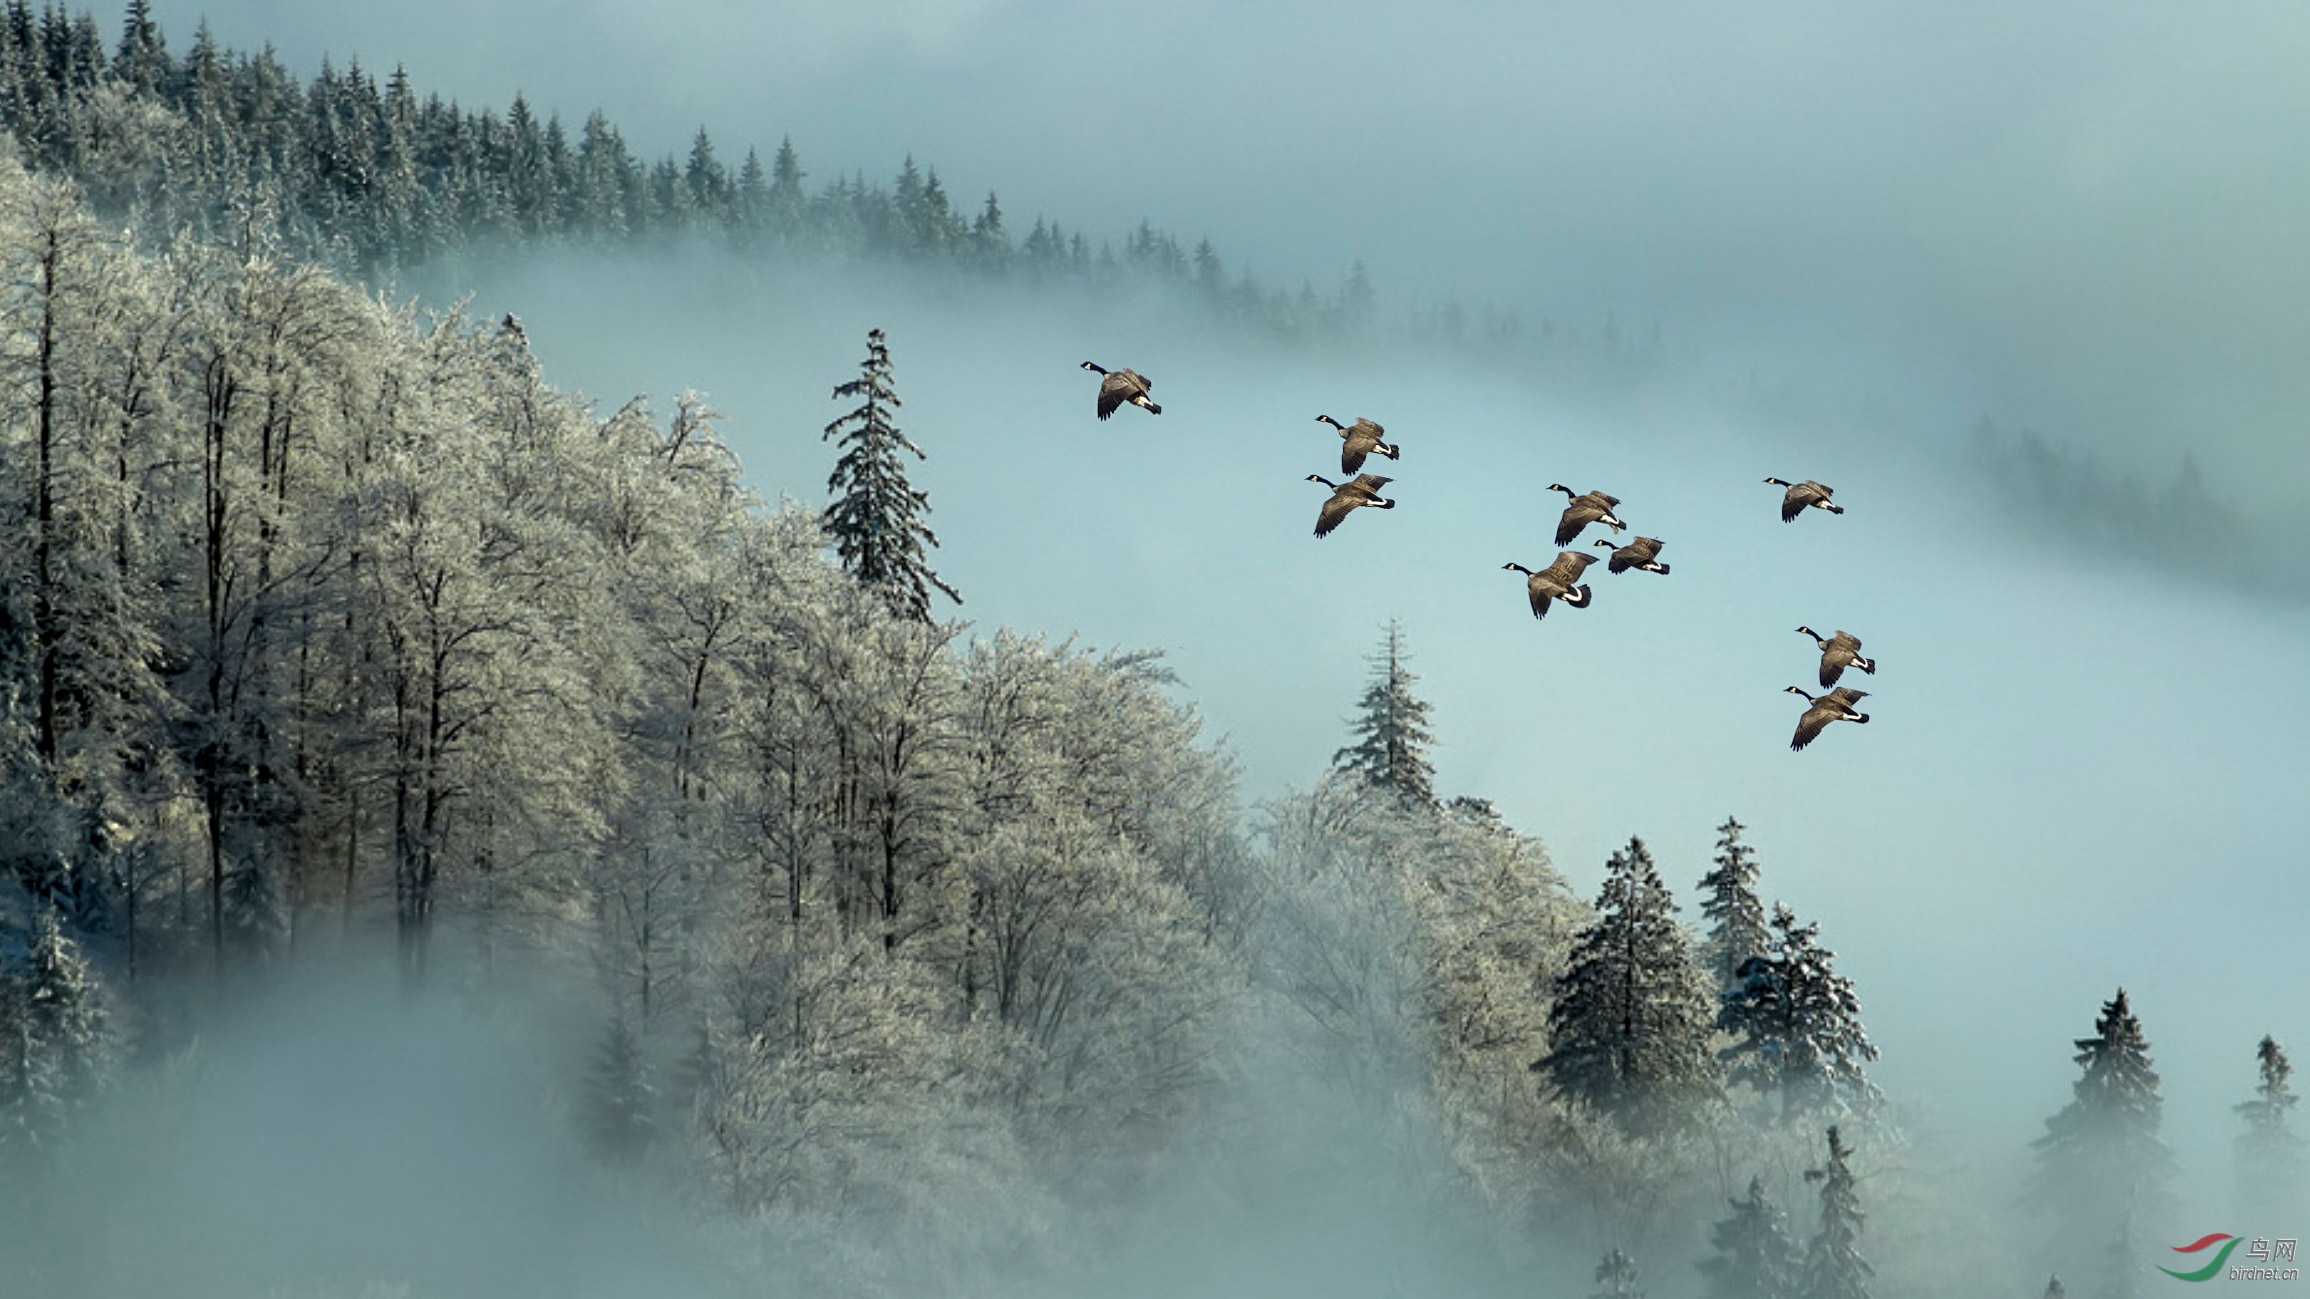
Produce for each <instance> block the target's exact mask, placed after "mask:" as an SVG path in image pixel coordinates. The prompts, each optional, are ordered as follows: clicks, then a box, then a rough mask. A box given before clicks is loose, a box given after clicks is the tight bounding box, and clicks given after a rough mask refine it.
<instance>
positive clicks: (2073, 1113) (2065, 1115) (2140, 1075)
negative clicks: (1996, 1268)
mask: <svg viewBox="0 0 2310 1299" xmlns="http://www.w3.org/2000/svg"><path fill="white" fill-rule="evenodd" d="M2076 1045H2077V1055H2076V1057H2075V1058H2076V1061H2077V1063H2078V1064H2079V1065H2080V1066H2081V1067H2082V1069H2083V1073H2082V1074H2081V1075H2080V1076H2079V1078H2078V1080H2077V1082H2076V1083H2074V1084H2072V1088H2071V1090H2072V1092H2073V1099H2072V1100H2071V1101H2070V1103H2069V1104H2068V1105H2067V1106H2065V1107H2063V1109H2062V1110H2061V1112H2060V1113H2058V1114H2056V1115H2054V1116H2053V1117H2052V1118H2050V1119H2047V1120H2046V1121H2045V1128H2046V1131H2045V1135H2044V1136H2042V1137H2039V1138H2038V1139H2037V1140H2036V1141H2035V1142H2033V1143H2032V1144H2033V1145H2034V1147H2035V1148H2036V1150H2037V1154H2038V1168H2037V1174H2036V1178H2035V1181H2034V1183H2033V1186H2032V1192H2033V1194H2034V1196H2035V1197H2036V1199H2037V1201H2038V1203H2039V1204H2040V1206H2041V1207H2043V1208H2044V1209H2046V1210H2048V1211H2049V1214H2050V1216H2051V1217H2052V1218H2053V1220H2054V1225H2055V1228H2056V1235H2055V1237H2054V1240H2053V1244H2054V1247H2055V1248H2056V1249H2058V1250H2060V1251H2062V1252H2063V1253H2064V1254H2065V1255H2066V1256H2068V1257H2071V1258H2079V1257H2082V1256H2084V1255H2085V1254H2087V1253H2088V1252H2091V1253H2097V1254H2105V1255H2106V1254H2108V1253H2109V1252H2110V1251H2111V1250H2112V1249H2114V1250H2115V1251H2117V1253H2118V1254H2120V1255H2126V1256H2125V1257H2113V1258H2111V1259H2110V1260H2109V1267H2110V1270H2111V1273H2112V1276H2113V1278H2114V1279H2113V1282H2112V1284H2113V1285H2119V1284H2121V1283H2127V1282H2128V1279H2129V1278H2130V1277H2131V1275H2132V1273H2133V1271H2134V1268H2133V1266H2132V1264H2131V1261H2130V1254H2129V1251H2128V1246H2127V1245H2126V1243H2125V1242H2126V1241H2127V1240H2128V1239H2129V1237H2130V1233H2131V1228H2132V1225H2133V1223H2134V1222H2135V1221H2136V1219H2137V1218H2139V1217H2140V1216H2142V1214H2143V1212H2144V1211H2145V1210H2152V1209H2156V1208H2158V1207H2161V1206H2162V1205H2163V1204H2164V1202H2165V1198H2166V1193H2165V1188H2166V1184H2167V1183H2168V1182H2169V1181H2170V1179H2171V1178H2172V1176H2173V1173H2174V1161H2173V1156H2172V1155H2171V1154H2170V1153H2169V1152H2168V1151H2167V1150H2166V1146H2165V1143H2164V1142H2163V1141H2160V1140H2159V1139H2158V1123H2159V1119H2160V1117H2161V1111H2162V1108H2163V1104H2162V1102H2161V1101H2160V1099H2159V1096H2158V1075H2157V1071H2156V1070H2154V1069H2152V1068H2151V1067H2150V1064H2151V1062H2150V1052H2149V1041H2148V1039H2147V1038H2146V1037H2144V1036H2143V1034H2142V1022H2141V1020H2140V1019H2139V1018H2137V1017H2136V1016H2135V1015H2134V1013H2133V1008H2132V1007H2131V1006H2130V1005H2129V1004H2128V1003H2127V1000H2126V993H2125V989H2123V988H2120V989H2118V993H2117V996H2116V997H2114V998H2112V999H2111V1000H2110V1001H2108V1002H2105V1003H2103V1005H2102V1013H2101V1015H2100V1017H2099V1018H2097V1019H2096V1020H2095V1021H2094V1035H2093V1036H2092V1037H2087V1038H2079V1039H2077V1043H2076ZM2113 1240H2114V1241H2116V1242H2118V1243H2117V1244H2116V1245H2115V1246H2111V1245H2110V1242H2111V1241H2113Z"/></svg>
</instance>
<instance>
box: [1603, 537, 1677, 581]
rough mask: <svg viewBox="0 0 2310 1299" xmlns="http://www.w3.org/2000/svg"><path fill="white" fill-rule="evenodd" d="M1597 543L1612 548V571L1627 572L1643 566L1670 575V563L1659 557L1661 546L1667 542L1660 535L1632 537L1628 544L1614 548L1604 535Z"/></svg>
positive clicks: (1664, 575) (1645, 569) (1653, 571)
mask: <svg viewBox="0 0 2310 1299" xmlns="http://www.w3.org/2000/svg"><path fill="white" fill-rule="evenodd" d="M1596 544H1597V545H1599V546H1603V547H1605V548H1606V549H1609V550H1612V563H1611V565H1610V566H1609V569H1608V571H1610V572H1614V573H1625V572H1627V571H1628V570H1629V569H1632V568H1641V569H1643V570H1644V571H1645V572H1647V573H1658V574H1660V575H1661V576H1662V577H1666V576H1668V565H1666V564H1663V563H1661V562H1660V560H1659V558H1658V557H1659V555H1660V548H1661V546H1662V545H1664V544H1666V543H1664V542H1662V541H1661V539H1660V538H1658V537H1631V538H1629V541H1628V544H1627V545H1625V546H1621V547H1619V548H1618V549H1613V547H1612V542H1611V541H1610V540H1608V539H1607V538H1604V537H1598V538H1597V539H1596Z"/></svg>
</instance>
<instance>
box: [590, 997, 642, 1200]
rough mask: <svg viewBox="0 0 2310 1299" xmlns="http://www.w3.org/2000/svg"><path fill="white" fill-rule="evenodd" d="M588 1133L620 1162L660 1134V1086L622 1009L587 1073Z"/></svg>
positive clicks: (597, 1147)
mask: <svg viewBox="0 0 2310 1299" xmlns="http://www.w3.org/2000/svg"><path fill="white" fill-rule="evenodd" d="M585 1084H586V1086H585V1109H586V1113H585V1125H586V1135H587V1136H588V1137H589V1138H590V1139H591V1140H592V1142H593V1146H594V1149H595V1150H596V1151H598V1152H600V1153H601V1154H602V1155H603V1156H604V1157H605V1158H608V1159H610V1160H612V1161H613V1162H617V1163H631V1162H633V1161H634V1160H636V1159H638V1158H640V1157H641V1155H642V1153H643V1151H644V1150H645V1149H647V1148H648V1146H649V1144H650V1140H651V1138H652V1137H654V1136H655V1135H656V1132H655V1126H656V1115H655V1112H654V1111H655V1108H656V1099H657V1098H656V1092H657V1089H656V1088H655V1087H653V1086H651V1084H650V1077H649V1060H648V1058H647V1057H646V1056H645V1055H644V1054H643V1050H642V1041H641V1038H640V1037H638V1036H636V1035H635V1033H634V1030H633V1025H632V1024H631V1023H629V1022H628V1021H627V1019H626V1017H625V1016H624V1015H623V1014H618V1015H614V1016H612V1017H611V1019H610V1021H609V1024H608V1026H607V1027H606V1028H605V1029H604V1030H603V1033H602V1037H601V1041H600V1043H599V1044H598V1045H597V1046H596V1047H595V1049H594V1058H593V1061H592V1068H591V1069H590V1070H589V1071H588V1072H587V1074H586V1079H585Z"/></svg>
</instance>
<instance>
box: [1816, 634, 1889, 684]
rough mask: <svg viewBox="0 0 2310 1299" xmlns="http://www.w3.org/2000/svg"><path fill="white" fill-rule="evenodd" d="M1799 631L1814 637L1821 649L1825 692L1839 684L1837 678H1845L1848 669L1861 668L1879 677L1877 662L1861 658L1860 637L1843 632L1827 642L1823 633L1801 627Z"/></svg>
mask: <svg viewBox="0 0 2310 1299" xmlns="http://www.w3.org/2000/svg"><path fill="white" fill-rule="evenodd" d="M1797 630H1798V631H1800V632H1803V633H1804V634H1805V635H1807V636H1810V637H1812V638H1813V643H1814V644H1815V645H1818V646H1820V647H1821V688H1822V689H1823V690H1826V689H1828V688H1829V687H1830V686H1833V685H1835V684H1837V678H1838V677H1841V676H1843V675H1844V674H1845V669H1846V668H1848V667H1855V668H1859V669H1861V670H1862V671H1863V672H1866V673H1868V674H1869V675H1870V676H1875V675H1877V660H1875V659H1865V658H1862V657H1861V638H1860V637H1858V636H1855V635H1853V634H1852V633H1851V632H1844V631H1841V632H1838V633H1837V634H1836V635H1834V636H1832V637H1830V638H1828V639H1827V640H1823V639H1821V633H1819V632H1817V631H1814V630H1813V629H1812V628H1810V627H1799V628H1797Z"/></svg>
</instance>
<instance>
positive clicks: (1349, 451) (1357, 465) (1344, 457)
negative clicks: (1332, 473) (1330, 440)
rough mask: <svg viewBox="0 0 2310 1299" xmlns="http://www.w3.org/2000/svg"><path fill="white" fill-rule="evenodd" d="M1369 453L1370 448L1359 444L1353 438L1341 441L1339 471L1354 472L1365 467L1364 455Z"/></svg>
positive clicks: (1344, 472)
mask: <svg viewBox="0 0 2310 1299" xmlns="http://www.w3.org/2000/svg"><path fill="white" fill-rule="evenodd" d="M1368 453H1369V448H1367V447H1360V446H1357V445H1356V444H1355V443H1354V442H1353V441H1352V440H1351V441H1347V442H1342V443H1340V445H1339V471H1340V472H1341V473H1343V474H1352V473H1354V472H1355V471H1356V470H1358V469H1361V468H1363V467H1364V456H1365V455H1366V454H1368Z"/></svg>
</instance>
